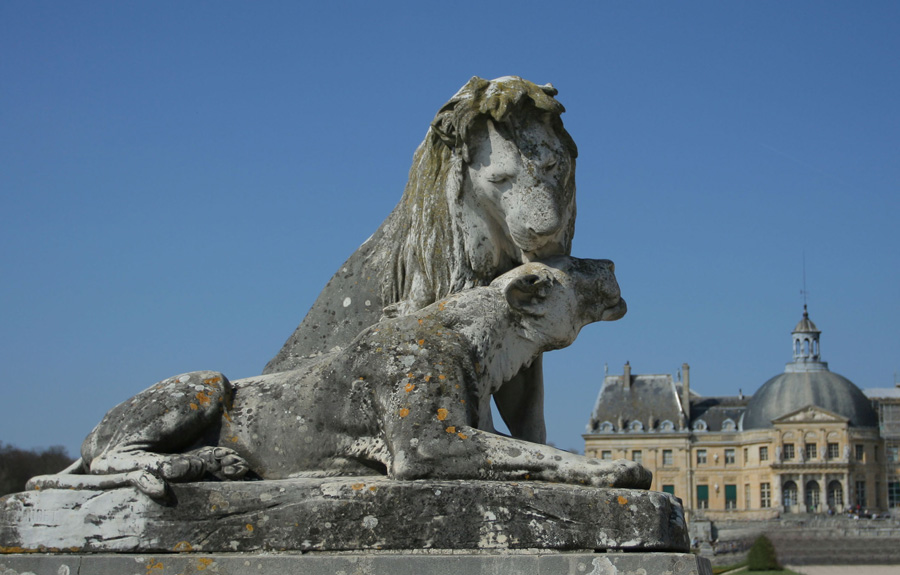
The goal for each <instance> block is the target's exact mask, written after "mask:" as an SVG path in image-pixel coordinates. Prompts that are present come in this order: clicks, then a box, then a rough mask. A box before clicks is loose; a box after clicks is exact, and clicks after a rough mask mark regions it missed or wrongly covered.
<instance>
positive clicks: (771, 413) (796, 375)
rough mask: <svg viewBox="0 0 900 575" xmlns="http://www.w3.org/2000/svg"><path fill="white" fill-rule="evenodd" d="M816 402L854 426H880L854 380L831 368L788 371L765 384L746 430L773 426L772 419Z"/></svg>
mask: <svg viewBox="0 0 900 575" xmlns="http://www.w3.org/2000/svg"><path fill="white" fill-rule="evenodd" d="M807 405H815V406H818V407H821V408H823V409H827V410H828V411H831V412H834V413H837V414H839V415H843V416H844V417H846V418H847V419H849V420H850V425H851V426H854V427H877V426H878V416H877V415H876V414H875V410H874V409H872V404H871V402H870V401H869V399H868V398H867V397H866V396H865V394H864V393H863V392H862V390H860V389H859V388H858V387H856V385H854V384H853V382H852V381H850V380H849V379H847V378H846V377H844V376H842V375H838V374H836V373H832V372H830V371H828V370H827V369H823V370H818V371H796V372H785V373H782V374H779V375H776V376H775V377H773V378H772V379H770V380H769V381H767V382H766V383H764V384H763V386H762V387H761V388H759V391H757V392H756V393H755V394H753V398H752V399H751V400H750V402H749V403H748V404H747V411H745V412H744V424H743V428H744V429H760V428H764V427H772V420H773V419H778V418H779V417H781V416H783V415H787V414H788V413H791V412H794V411H797V410H798V409H801V408H803V407H806V406H807Z"/></svg>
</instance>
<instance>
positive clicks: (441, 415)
mask: <svg viewBox="0 0 900 575" xmlns="http://www.w3.org/2000/svg"><path fill="white" fill-rule="evenodd" d="M448 415H450V412H449V411H447V410H446V409H444V408H443V407H442V408H440V409H438V410H437V418H438V421H444V420H445V419H447V416H448Z"/></svg>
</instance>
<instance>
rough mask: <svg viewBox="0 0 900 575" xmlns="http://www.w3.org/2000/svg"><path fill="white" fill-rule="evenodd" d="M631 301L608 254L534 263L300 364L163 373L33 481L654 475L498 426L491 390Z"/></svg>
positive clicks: (609, 482) (605, 481)
mask: <svg viewBox="0 0 900 575" xmlns="http://www.w3.org/2000/svg"><path fill="white" fill-rule="evenodd" d="M625 311H626V307H625V302H624V300H622V299H621V297H620V294H619V287H618V284H617V282H616V278H615V275H614V268H613V265H612V262H610V261H608V260H582V259H577V258H571V257H567V256H559V257H555V258H551V259H549V260H546V261H545V262H532V263H527V264H524V265H522V266H519V267H517V268H514V269H513V270H512V271H510V272H507V273H506V274H503V275H501V276H500V277H498V278H497V279H495V280H494V281H493V282H491V283H490V285H489V286H486V287H480V288H472V289H469V290H465V291H461V292H459V293H456V294H453V295H450V296H447V297H444V298H442V299H441V300H439V301H438V302H436V303H434V304H431V305H429V306H426V307H425V308H423V309H421V310H418V311H415V312H412V313H410V314H407V315H402V316H398V317H395V318H391V319H385V320H383V321H381V322H379V323H377V324H375V325H374V326H371V327H369V328H367V329H365V330H363V332H362V333H361V334H359V335H358V336H357V337H356V338H355V339H354V340H353V341H352V342H351V343H350V344H349V345H347V346H345V347H344V348H343V349H339V350H335V351H332V352H329V353H324V354H322V355H320V356H317V357H314V358H307V359H306V360H304V361H303V362H302V363H301V364H300V365H298V366H297V367H296V368H295V369H293V370H290V371H285V372H278V373H273V374H268V375H261V376H257V377H251V378H247V379H242V380H237V381H234V382H229V381H228V380H227V379H226V378H225V376H223V375H222V374H220V373H217V372H194V373H190V374H185V375H182V376H177V377H173V378H170V379H167V380H165V381H162V382H160V383H158V384H156V385H154V386H152V387H150V388H149V389H147V390H145V391H143V392H141V393H139V394H138V395H136V396H135V397H134V398H132V399H130V400H127V401H125V402H124V403H122V404H120V405H118V406H117V407H115V408H113V409H112V410H110V411H109V413H107V415H106V416H105V417H104V418H103V420H102V421H101V423H100V424H99V425H97V427H96V428H94V430H93V431H92V432H91V433H90V435H89V436H88V437H87V439H85V441H84V445H83V446H82V460H81V461H80V462H79V464H78V465H77V466H76V468H73V469H70V470H69V471H70V472H74V473H71V474H69V475H55V476H42V477H37V478H34V479H32V481H31V487H43V488H46V487H78V488H100V489H103V488H109V487H115V486H118V485H134V486H136V487H137V488H138V489H140V490H141V491H143V492H144V493H147V494H148V495H151V496H152V497H155V498H161V497H164V496H165V494H166V482H167V481H191V480H195V479H198V478H200V477H202V476H203V475H205V474H209V473H212V474H214V475H217V476H219V477H220V478H223V479H237V478H240V477H243V476H244V475H245V474H246V473H248V472H249V473H252V474H254V475H256V476H258V477H260V478H262V479H284V478H290V477H322V476H329V475H372V474H379V473H382V474H387V475H388V476H389V477H391V478H393V479H407V480H409V479H487V480H523V479H534V480H544V481H554V482H563V483H575V484H587V485H593V486H597V487H601V486H602V487H607V486H616V487H635V488H647V487H649V484H650V474H649V472H647V471H646V470H645V469H644V468H642V467H641V466H640V465H637V464H635V463H633V462H630V461H625V460H619V461H613V462H608V461H601V460H598V459H595V458H587V457H583V456H580V455H574V454H571V453H568V452H565V451H561V450H558V449H555V448H553V447H549V446H546V445H540V444H536V443H531V442H526V441H521V440H517V439H515V438H511V437H506V436H501V435H497V434H495V433H493V428H492V427H490V400H491V396H492V395H493V394H496V393H497V392H498V391H499V390H500V389H502V386H503V385H505V383H506V382H508V381H509V380H510V378H511V377H512V375H513V374H515V373H517V372H518V371H519V370H520V369H521V368H522V367H524V366H527V365H529V364H530V363H531V362H533V361H534V360H535V359H536V358H537V357H538V356H539V355H540V354H541V353H542V352H545V351H550V350H553V349H559V348H562V347H566V346H568V345H570V344H571V343H572V342H573V341H574V340H575V337H576V336H577V335H578V332H579V331H580V330H581V328H582V327H583V326H585V325H587V324H589V323H592V322H596V321H604V320H606V321H609V320H616V319H619V318H620V317H622V316H623V315H624V314H625ZM485 423H487V424H488V425H487V427H486V426H485ZM84 472H87V473H88V475H84Z"/></svg>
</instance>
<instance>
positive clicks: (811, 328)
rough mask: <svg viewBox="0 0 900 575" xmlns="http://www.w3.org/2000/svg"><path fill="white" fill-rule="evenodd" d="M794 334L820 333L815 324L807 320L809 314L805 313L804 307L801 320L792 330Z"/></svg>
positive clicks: (804, 307)
mask: <svg viewBox="0 0 900 575" xmlns="http://www.w3.org/2000/svg"><path fill="white" fill-rule="evenodd" d="M794 333H821V332H820V331H819V329H818V328H817V327H816V324H814V323H813V321H812V320H811V319H809V313H808V312H807V311H806V306H803V319H801V320H800V322H799V323H797V327H795V328H794Z"/></svg>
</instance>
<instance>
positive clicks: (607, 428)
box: [600, 421, 613, 433]
mask: <svg viewBox="0 0 900 575" xmlns="http://www.w3.org/2000/svg"><path fill="white" fill-rule="evenodd" d="M612 430H613V424H612V423H610V422H608V421H604V422H603V423H601V424H600V433H612Z"/></svg>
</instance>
